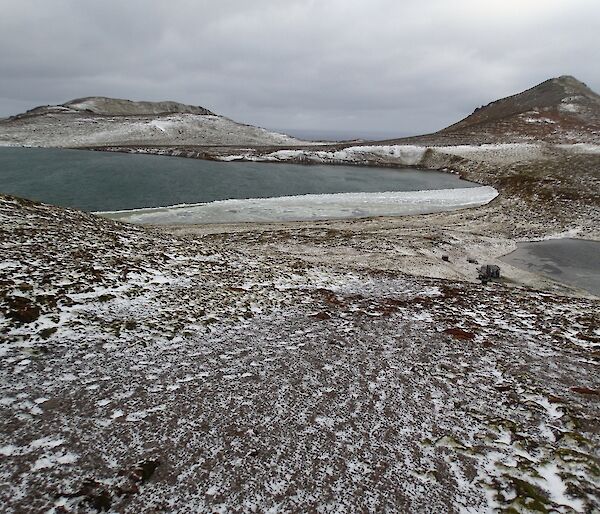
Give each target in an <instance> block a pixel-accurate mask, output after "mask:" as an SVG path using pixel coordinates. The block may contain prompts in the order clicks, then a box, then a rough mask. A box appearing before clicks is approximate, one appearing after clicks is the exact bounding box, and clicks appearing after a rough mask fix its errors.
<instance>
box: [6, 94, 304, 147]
mask: <svg viewBox="0 0 600 514" xmlns="http://www.w3.org/2000/svg"><path fill="white" fill-rule="evenodd" d="M115 144H119V145H141V146H143V145H250V146H262V145H267V146H280V145H286V146H290V145H292V146H293V145H298V144H302V145H306V144H310V143H307V142H306V141H300V140H298V139H295V138H293V137H290V136H287V135H285V134H279V133H276V132H269V131H268V130H265V129H262V128H259V127H254V126H252V125H244V124H242V123H237V122H235V121H233V120H231V119H229V118H226V117H224V116H218V115H216V114H214V113H212V112H211V111H209V110H208V109H205V108H204V107H197V106H192V105H185V104H180V103H177V102H132V101H130V100H119V99H113V98H105V97H89V98H81V99H77V100H72V101H70V102H66V103H64V104H62V105H53V106H43V107H36V108H35V109H32V110H30V111H27V112H26V113H23V114H19V115H16V116H13V117H11V118H8V119H5V120H1V121H0V145H4V146H7V145H8V146H13V145H15V146H43V147H81V146H103V145H115Z"/></svg>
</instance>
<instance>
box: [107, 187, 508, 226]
mask: <svg viewBox="0 0 600 514" xmlns="http://www.w3.org/2000/svg"><path fill="white" fill-rule="evenodd" d="M497 195H498V192H497V191H496V190H495V189H494V188H493V187H490V186H481V187H470V188H457V189H436V190H423V191H386V192H382V193H328V194H306V195H296V196H281V197H275V198H250V199H231V200H218V201H215V202H209V203H198V204H189V205H178V206H173V207H157V208H151V209H135V210H128V211H113V212H100V213H98V214H101V215H103V216H107V217H110V218H113V219H117V220H121V221H128V222H132V223H148V224H194V223H238V222H274V221H305V220H326V219H340V218H364V217H370V216H404V215H412V214H426V213H432V212H440V211H446V210H455V209H462V208H467V207H474V206H479V205H484V204H486V203H489V202H490V201H492V200H493V199H494V198H495V197H496V196H497Z"/></svg>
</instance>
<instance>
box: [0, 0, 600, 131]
mask: <svg viewBox="0 0 600 514" xmlns="http://www.w3.org/2000/svg"><path fill="white" fill-rule="evenodd" d="M599 34H600V4H598V2H597V1H595V0H589V1H588V0H546V1H543V2H542V1H533V0H532V1H529V2H522V1H517V0H504V1H498V0H490V1H488V2H480V1H477V2H476V1H474V0H458V1H455V2H447V1H442V0H431V1H428V2H423V1H415V0H408V1H399V0H395V1H392V0H371V1H369V2H364V1H358V0H321V1H313V0H286V1H285V2H282V1H279V0H255V1H252V2H247V1H245V0H220V1H218V2H216V1H208V0H204V1H192V0H171V1H169V2H158V1H149V0H148V1H141V0H133V1H131V0H130V1H128V2H122V1H121V2H119V1H116V0H104V1H102V2H97V1H92V0H54V1H53V2H46V1H43V0H18V1H11V0H0V48H2V49H3V51H2V52H1V53H0V116H2V115H9V114H14V113H16V112H20V111H22V110H23V109H24V108H27V107H33V106H35V105H37V104H40V103H42V104H45V103H59V102H63V101H66V100H69V99H71V98H74V97H80V96H88V95H106V96H116V97H125V98H132V99H149V100H163V99H173V100H178V101H182V102H186V103H194V104H199V105H203V106H206V107H208V108H209V109H211V110H213V111H216V112H218V113H220V114H224V115H226V116H229V117H232V118H234V119H238V120H240V121H245V122H249V123H255V124H259V125H261V126H266V127H273V128H279V129H304V130H311V129H313V130H329V131H332V132H335V131H339V132H341V131H344V132H353V133H355V134H356V135H369V134H370V133H378V134H385V135H389V136H393V135H403V134H411V133H420V132H428V131H432V130H436V129H439V128H441V127H443V126H445V125H447V124H449V123H452V122H454V121H456V120H457V119H459V118H461V117H463V116H465V115H467V114H468V113H470V112H471V111H472V110H473V108H474V107H476V106H478V105H481V104H483V103H487V102H489V101H491V100H494V99H495V98H498V97H501V96H506V95H509V94H512V93H515V92H518V91H520V90H522V89H525V88H528V87H531V86H533V85H534V84H536V83H538V82H541V81H542V80H545V79H546V78H549V77H551V76H557V75H561V74H572V75H575V76H576V77H578V78H579V79H580V80H583V81H584V82H587V83H588V85H589V86H590V87H592V88H593V89H595V90H600V68H599V67H598V66H597V65H596V61H597V55H596V53H597V48H598V47H599V46H600V45H599V43H600V40H599V39H600V35H599Z"/></svg>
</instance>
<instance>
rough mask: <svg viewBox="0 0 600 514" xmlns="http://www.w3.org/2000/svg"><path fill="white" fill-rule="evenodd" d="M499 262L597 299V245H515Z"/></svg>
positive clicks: (599, 276) (599, 248)
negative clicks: (544, 277) (545, 277)
mask: <svg viewBox="0 0 600 514" xmlns="http://www.w3.org/2000/svg"><path fill="white" fill-rule="evenodd" d="M502 260H503V261H505V262H507V263H508V264H512V265H513V266H517V267H519V268H522V269H525V270H527V271H532V272H534V273H542V274H544V275H548V276H549V277H551V278H553V279H555V280H557V281H559V282H565V283H567V284H571V285H574V286H576V287H579V288H581V289H585V290H586V291H589V292H590V293H592V294H595V295H599V296H600V242H597V241H585V240H583V239H551V240H548V241H536V242H532V243H519V244H518V248H517V249H516V250H515V251H514V252H512V253H510V254H508V255H506V256H504V257H502Z"/></svg>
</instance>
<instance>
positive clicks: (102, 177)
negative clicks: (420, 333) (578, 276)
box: [0, 147, 496, 223]
mask: <svg viewBox="0 0 600 514" xmlns="http://www.w3.org/2000/svg"><path fill="white" fill-rule="evenodd" d="M0 192H2V193H7V194H13V195H17V196H22V197H25V198H30V199H33V200H39V201H42V202H46V203H50V204H55V205H60V206H63V207H74V208H77V209H82V210H85V211H94V212H98V211H102V212H107V211H130V210H135V211H134V212H119V213H118V214H111V215H110V216H111V217H115V218H119V219H124V220H127V221H134V222H139V223H219V222H228V221H274V220H301V219H327V218H343V217H364V216H376V215H401V214H413V213H420V212H437V211H441V210H452V209H457V208H462V207H468V206H473V205H481V204H482V203H487V202H489V201H490V200H491V199H492V198H493V197H494V196H495V194H496V193H495V191H494V190H493V189H492V188H485V187H484V188H482V187H477V184H473V183H470V182H466V181H464V180H461V179H459V178H458V177H457V176H455V175H451V174H448V173H441V172H435V171H420V170H415V169H391V168H366V167H356V166H326V165H321V166H318V165H317V166H302V165H295V164H284V163H276V164H271V163H254V162H250V163H245V162H227V163H224V162H214V161H203V160H196V159H184V158H177V157H160V156H152V155H130V154H113V153H101V152H87V151H77V150H62V149H42V148H10V147H9V148H0ZM182 204H183V205H184V206H182ZM173 206H178V207H176V208H174V207H173ZM139 209H143V210H142V211H139Z"/></svg>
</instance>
